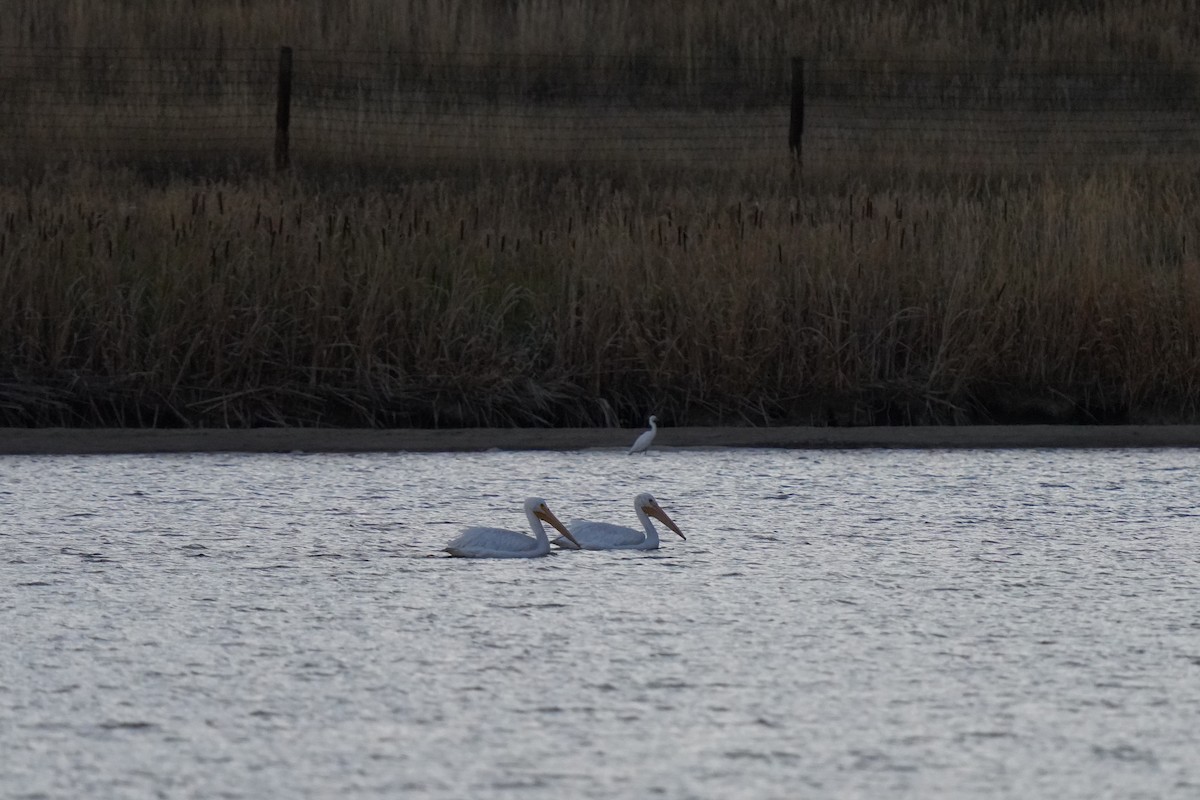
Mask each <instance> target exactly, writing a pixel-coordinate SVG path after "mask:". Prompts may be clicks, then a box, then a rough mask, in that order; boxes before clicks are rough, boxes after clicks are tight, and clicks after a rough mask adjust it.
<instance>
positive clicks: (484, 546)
mask: <svg viewBox="0 0 1200 800" xmlns="http://www.w3.org/2000/svg"><path fill="white" fill-rule="evenodd" d="M525 518H526V519H528V520H529V527H530V529H531V530H532V531H533V536H527V535H525V534H523V533H517V532H516V531H508V530H505V529H503V528H467V529H466V530H464V531H463V532H462V533H460V534H459V535H458V536H456V537H455V538H454V540H453V541H451V542H450V543H449V544H447V545H446V547H445V548H444V549H445V551H446V552H447V553H449V554H450V555H452V556H458V557H460V558H537V557H538V556H544V555H546V554H547V553H549V552H550V540H549V539H547V538H546V529H545V528H544V527H543V526H542V521H543V520H544V521H546V522H549V523H550V524H551V525H553V526H554V527H555V529H557V530H558V531H559V532H560V533H561V534H562V535H563V536H564V537H566V538H567V539H569V540H570V541H572V542H575V537H574V535H572V533H571V532H570V531H569V530H567V528H566V526H564V525H563V524H562V523H561V522H559V521H558V517H556V516H554V514H553V513H552V512H551V511H550V509H549V508H548V507H547V506H546V501H545V500H543V499H541V498H540V497H531V498H529V499H528V500H526V501H525ZM560 538H561V537H560ZM576 544H578V542H576ZM566 546H567V547H570V545H566Z"/></svg>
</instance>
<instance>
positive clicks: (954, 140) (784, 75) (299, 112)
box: [0, 48, 1200, 175]
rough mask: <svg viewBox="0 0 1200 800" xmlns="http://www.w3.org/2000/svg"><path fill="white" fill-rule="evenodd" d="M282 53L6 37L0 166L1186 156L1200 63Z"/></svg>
mask: <svg viewBox="0 0 1200 800" xmlns="http://www.w3.org/2000/svg"><path fill="white" fill-rule="evenodd" d="M285 52H287V53H288V54H289V59H288V61H289V62H290V64H291V67H290V70H289V74H288V75H287V76H286V78H287V81H286V83H287V87H286V88H287V96H286V97H284V96H283V94H281V93H282V92H284V90H285V86H284V84H285V81H284V77H285V76H284V75H283V74H281V70H282V69H284V63H285V62H284V59H283V58H282V57H281V51H278V50H224V51H221V52H208V51H205V52H198V51H197V52H181V51H177V50H171V51H167V50H163V51H145V50H138V51H122V50H113V49H0V140H2V141H3V142H4V143H5V147H4V148H3V152H2V153H0V165H3V167H4V168H6V169H8V170H11V169H15V168H28V167H31V166H32V167H44V166H45V165H47V164H57V163H62V162H68V161H73V160H80V161H102V162H115V163H132V164H138V163H155V162H157V163H167V164H180V165H184V164H200V163H212V162H217V163H235V164H242V165H247V166H251V165H261V166H263V167H264V168H269V166H270V165H271V163H272V160H273V158H274V160H275V161H276V162H278V161H279V151H278V147H279V146H280V143H281V141H282V144H283V146H284V147H285V148H286V158H285V159H284V160H285V161H286V162H287V163H290V164H291V165H294V166H296V167H297V168H301V169H302V168H304V167H306V166H310V165H312V166H316V165H320V166H333V167H338V166H345V167H368V168H376V167H378V168H388V169H397V170H406V169H421V168H428V167H442V166H445V167H464V166H465V167H471V166H474V165H489V164H497V163H498V164H521V165H536V166H564V167H573V166H588V165H594V166H602V167H620V168H625V167H647V168H656V169H657V168H664V169H678V170H690V171H695V170H725V169H757V168H763V169H766V170H776V169H780V168H783V167H785V166H788V165H792V164H794V163H795V162H794V161H793V159H794V158H796V157H798V158H799V163H800V164H801V167H802V169H803V171H804V172H805V174H809V173H820V172H826V173H831V174H838V175H854V174H856V173H860V172H864V171H871V172H881V171H882V172H892V171H897V170H907V169H913V170H933V171H945V170H955V171H967V172H994V171H1044V170H1049V169H1077V168H1086V169H1095V168H1098V167H1104V166H1107V165H1163V166H1169V167H1196V166H1198V165H1200V63H1188V64H1183V65H1172V66H1167V65H1163V64H1161V63H1158V62H1120V63H1116V62H1113V63H1102V64H1086V65H1085V64H1073V63H1064V62H1021V63H996V62H987V63H984V62H971V61H961V62H936V61H903V62H901V61H823V60H820V59H813V58H806V59H804V60H798V59H797V60H793V61H791V62H788V63H777V62H776V61H766V60H763V61H758V62H747V61H741V62H738V63H728V62H722V61H718V60H704V59H689V60H687V61H682V60H676V61H666V60H662V61H649V60H647V59H645V58H632V57H622V56H612V57H604V58H600V57H595V56H587V57H583V56H569V55H528V54H525V55H511V54H494V53H481V54H470V53H468V54H455V55H453V56H441V55H433V54H411V53H408V54H394V53H384V52H329V51H296V52H294V53H292V52H291V51H290V50H287V49H286V48H285ZM285 102H286V106H287V107H286V109H285V111H286V113H285V114H284V115H283V116H281V104H282V103H285ZM281 125H283V126H284V128H285V130H282V131H281V129H280V126H281ZM281 135H282V139H281Z"/></svg>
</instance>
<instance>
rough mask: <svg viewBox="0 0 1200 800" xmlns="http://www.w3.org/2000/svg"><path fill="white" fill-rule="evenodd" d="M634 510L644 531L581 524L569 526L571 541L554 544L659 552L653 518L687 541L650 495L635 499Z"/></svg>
mask: <svg viewBox="0 0 1200 800" xmlns="http://www.w3.org/2000/svg"><path fill="white" fill-rule="evenodd" d="M633 510H634V511H636V512H637V517H638V520H640V521H641V523H642V528H643V530H641V531H639V530H635V529H634V528H626V527H623V526H621V525H613V524H611V523H608V522H591V521H589V520H580V521H579V522H572V523H571V524H570V525H568V526H567V527H568V528H569V529H570V531H571V534H572V535H571V537H570V541H567V539H565V538H563V537H559V538H557V539H555V540H554V544H556V545H558V546H559V547H562V548H566V549H569V550H575V549H580V550H657V549H658V530H657V529H656V528H655V527H654V523H653V522H651V521H650V517H654V518H655V519H657V520H659V521H660V522H662V523H663V524H664V525H666V526H667V527H668V528H670V529H671V530H673V531H675V533H677V534H679V538H680V539H683V540H684V541H687V537H686V536H684V535H683V531H681V530H679V526H678V525H676V524H675V521H674V520H672V519H671V518H670V517H669V516H668V515H667V512H666V511H663V508H662V506H660V505H659V504H658V501H657V500H655V499H654V496H653V495H651V494H650V493H649V492H642V493H641V494H639V495H638V496H637V497H635V498H633ZM571 542H574V544H571ZM575 545H578V547H576V546H575Z"/></svg>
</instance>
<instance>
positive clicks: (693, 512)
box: [0, 450, 1200, 798]
mask: <svg viewBox="0 0 1200 800" xmlns="http://www.w3.org/2000/svg"><path fill="white" fill-rule="evenodd" d="M1196 458H1197V454H1196V451H1194V450H1091V451H1079V450H1071V451H1066V450H1063V451H1054V450H1032V451H958V450H956V451H912V450H904V451H822V452H817V451H786V450H652V451H651V452H650V453H649V454H647V455H646V456H644V457H637V456H634V457H628V456H625V455H624V454H623V452H619V451H615V450H598V451H581V452H522V453H512V452H492V453H478V454H453V455H448V454H365V455H304V454H296V455H287V456H279V455H227V454H218V455H180V456H162V455H157V456H84V457H78V456H53V457H28V456H27V457H4V458H0V511H2V520H3V521H2V523H0V525H2V526H3V527H2V528H0V634H2V635H3V639H4V641H3V642H2V644H0V748H2V750H3V753H4V757H3V761H2V762H0V763H2V766H0V796H2V797H5V798H78V797H97V798H99V797H109V798H118V797H158V796H162V797H182V796H195V797H205V798H213V797H230V798H263V797H289V798H294V797H313V798H316V797H320V798H327V797H335V796H336V797H341V798H385V797H386V798H393V797H397V796H401V795H404V796H409V797H432V798H462V797H473V798H564V797H597V798H599V797H630V798H635V797H636V798H642V797H656V796H657V797H665V798H693V797H694V798H793V797H805V796H810V797H862V798H877V797H913V798H929V797H953V798H990V797H1021V798H1026V797H1046V798H1050V797H1053V798H1096V797H1121V798H1132V797H1147V798H1151V797H1153V798H1161V797H1196V796H1200V759H1198V758H1197V754H1200V537H1198V533H1200V517H1198V516H1197V503H1198V499H1200V480H1198V478H1197V474H1198V472H1197V469H1196V464H1195V460H1196ZM639 491H651V492H653V493H654V494H655V496H656V497H657V498H658V500H659V502H660V503H661V504H662V505H663V506H664V507H665V508H666V509H667V511H668V512H670V513H671V515H672V516H673V517H674V519H675V520H676V522H678V523H679V525H680V526H681V527H682V528H683V530H684V532H685V533H686V534H687V535H688V540H687V541H686V542H684V541H680V540H679V539H678V538H677V537H675V536H673V535H670V534H669V533H668V534H667V536H664V538H663V542H664V544H663V548H662V549H661V550H659V551H655V552H649V553H640V552H625V553H597V552H568V553H561V554H555V555H552V556H549V557H547V558H542V559H535V560H501V561H476V560H464V559H451V558H443V557H430V556H432V555H434V554H437V553H438V551H439V548H440V547H441V546H442V545H443V544H444V543H445V542H446V541H448V540H449V539H451V538H452V537H453V536H454V535H455V533H456V532H457V531H458V529H459V528H460V527H462V526H465V525H469V524H478V523H486V524H499V525H502V526H503V527H510V528H514V529H524V528H525V520H524V517H523V515H522V511H521V501H522V499H523V498H525V497H527V496H531V495H536V496H542V497H545V498H546V499H547V501H548V502H549V505H550V507H551V509H553V510H554V511H555V513H557V514H558V516H559V517H561V518H562V519H563V520H570V519H573V518H576V517H584V518H594V519H609V520H611V521H616V522H622V523H623V524H629V525H634V524H636V523H635V521H634V517H633V509H632V498H633V496H634V494H636V493H637V492H639Z"/></svg>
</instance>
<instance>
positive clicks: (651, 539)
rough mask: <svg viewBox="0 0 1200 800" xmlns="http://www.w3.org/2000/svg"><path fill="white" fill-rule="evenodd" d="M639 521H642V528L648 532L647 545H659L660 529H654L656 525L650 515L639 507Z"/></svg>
mask: <svg viewBox="0 0 1200 800" xmlns="http://www.w3.org/2000/svg"><path fill="white" fill-rule="evenodd" d="M637 515H638V520H640V521H641V523H642V527H643V528H645V530H646V543H647V544H655V545H657V544H658V528H656V527H654V523H653V522H651V521H650V515H649V514H647V513H646V512H645V511H643V510H642V507H641V506H638V507H637Z"/></svg>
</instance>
